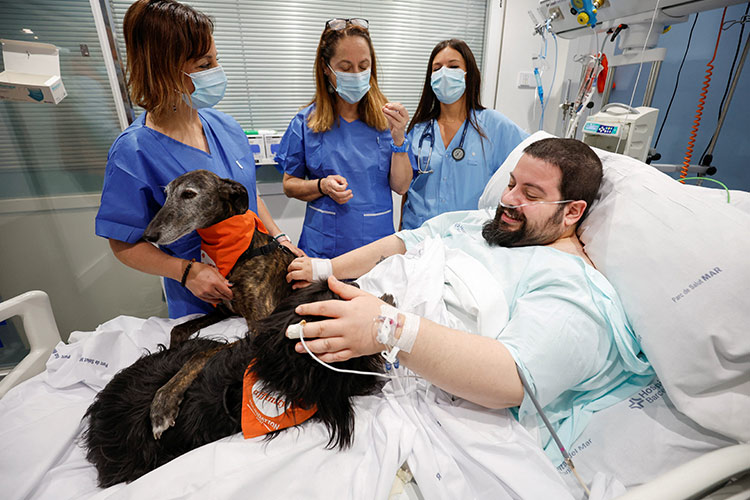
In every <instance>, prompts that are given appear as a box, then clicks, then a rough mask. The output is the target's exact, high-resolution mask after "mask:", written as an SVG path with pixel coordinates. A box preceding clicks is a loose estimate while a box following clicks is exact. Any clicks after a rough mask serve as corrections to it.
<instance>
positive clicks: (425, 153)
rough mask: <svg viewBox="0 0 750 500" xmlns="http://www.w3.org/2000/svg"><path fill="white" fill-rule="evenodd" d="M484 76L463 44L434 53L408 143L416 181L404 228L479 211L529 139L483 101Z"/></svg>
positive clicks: (449, 43)
mask: <svg viewBox="0 0 750 500" xmlns="http://www.w3.org/2000/svg"><path fill="white" fill-rule="evenodd" d="M479 88H480V75H479V68H478V67H477V63H476V61H475V60H474V55H473V54H472V52H471V49H469V46H468V45H466V43H465V42H463V41H462V40H456V39H452V40H445V41H442V42H440V43H438V44H437V45H436V46H435V48H434V49H433V50H432V54H430V60H429V62H428V64H427V75H426V78H425V83H424V88H423V89H422V97H421V99H420V101H419V106H418V107H417V111H416V113H415V114H414V118H413V119H412V121H411V123H410V124H409V128H408V133H407V140H408V141H409V142H410V148H411V151H412V153H413V154H414V159H413V160H412V161H413V167H414V169H415V171H414V180H413V181H412V184H411V187H410V188H409V192H408V194H407V198H406V202H405V203H404V206H403V210H402V228H403V229H413V228H416V227H419V226H421V225H422V223H423V222H424V221H426V220H427V219H430V218H432V217H434V216H435V215H438V214H441V213H444V212H451V211H455V210H473V209H476V208H477V203H478V201H479V197H480V196H481V194H482V191H483V190H484V187H485V185H486V184H487V181H489V179H490V177H492V174H493V173H495V171H496V170H497V169H498V168H499V167H500V165H501V164H502V163H503V161H505V158H506V157H507V156H508V154H509V153H510V152H511V151H513V149H514V148H515V147H516V146H517V145H518V144H519V143H520V142H521V141H522V140H524V139H525V138H526V137H528V134H527V133H526V132H524V131H523V130H522V129H521V128H519V127H518V125H516V124H515V123H513V122H512V121H510V120H509V119H508V118H506V117H505V116H504V115H502V114H501V113H499V112H498V111H495V110H491V109H485V108H484V107H483V106H482V105H481V104H480V102H479Z"/></svg>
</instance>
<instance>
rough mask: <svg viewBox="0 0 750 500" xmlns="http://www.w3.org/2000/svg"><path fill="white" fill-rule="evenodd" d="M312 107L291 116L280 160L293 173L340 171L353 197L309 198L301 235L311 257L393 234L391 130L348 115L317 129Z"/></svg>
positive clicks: (317, 175)
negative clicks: (313, 126)
mask: <svg viewBox="0 0 750 500" xmlns="http://www.w3.org/2000/svg"><path fill="white" fill-rule="evenodd" d="M313 106H314V105H310V106H308V107H306V108H305V109H303V110H302V111H300V112H299V113H297V115H296V116H295V117H294V118H293V119H292V121H291V123H290V124H289V127H288V128H287V129H286V132H285V133H284V136H283V137H282V139H281V143H280V144H279V151H278V153H277V155H276V162H277V163H278V164H279V165H280V166H281V167H282V168H283V169H284V172H285V173H287V174H289V175H291V176H293V177H297V178H300V179H319V178H321V177H326V176H328V175H334V174H338V175H341V176H343V177H345V178H346V180H347V182H348V183H349V189H351V190H352V194H353V198H352V199H351V200H349V201H348V202H347V203H345V204H343V205H339V204H338V203H336V202H335V201H333V199H331V198H330V197H328V196H321V197H320V198H318V199H316V200H313V201H311V202H308V204H307V210H306V212H305V222H304V225H303V227H302V234H301V235H300V239H299V247H300V248H301V249H302V250H304V251H305V253H307V255H309V256H310V257H319V258H333V257H336V256H337V255H341V254H342V253H346V252H348V251H350V250H354V249H355V248H359V247H361V246H363V245H366V244H368V243H370V242H372V241H375V240H377V239H379V238H382V237H384V236H388V235H390V234H393V198H392V197H391V187H390V184H389V180H388V178H389V175H390V171H391V133H390V131H388V130H383V131H379V130H376V129H375V128H373V127H370V126H368V125H367V124H365V123H364V122H362V121H360V120H355V121H353V122H351V123H349V122H347V121H346V120H344V119H339V123H338V124H334V125H333V128H331V130H329V131H327V132H322V133H315V132H313V131H312V130H310V128H309V127H308V125H307V119H308V117H309V116H310V112H311V111H312V110H313Z"/></svg>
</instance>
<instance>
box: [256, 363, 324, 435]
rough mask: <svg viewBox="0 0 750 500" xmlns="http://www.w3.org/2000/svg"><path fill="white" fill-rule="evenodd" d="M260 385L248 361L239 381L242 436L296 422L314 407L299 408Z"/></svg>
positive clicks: (284, 427) (257, 433)
mask: <svg viewBox="0 0 750 500" xmlns="http://www.w3.org/2000/svg"><path fill="white" fill-rule="evenodd" d="M264 385H265V384H264V383H263V381H262V380H260V379H259V378H257V377H256V375H255V373H254V372H253V371H252V365H250V366H248V367H247V369H246V370H245V377H244V379H243V381H242V435H243V436H244V437H245V439H250V438H254V437H258V436H263V435H264V434H268V433H269V432H274V431H278V430H281V429H286V428H287V427H292V426H295V425H299V424H301V423H302V422H304V421H305V420H307V419H309V418H310V417H312V416H313V415H314V414H315V412H316V411H317V410H318V409H317V407H316V406H314V405H313V406H312V407H311V408H303V407H301V406H299V405H297V404H295V403H293V402H290V401H286V400H285V399H284V398H283V397H281V396H279V395H278V394H274V393H272V392H269V391H268V389H266V388H265V387H264Z"/></svg>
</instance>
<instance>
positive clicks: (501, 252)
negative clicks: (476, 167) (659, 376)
mask: <svg viewBox="0 0 750 500" xmlns="http://www.w3.org/2000/svg"><path fill="white" fill-rule="evenodd" d="M601 177H602V167H601V163H600V161H599V158H598V157H597V156H596V154H595V153H594V152H593V151H592V150H591V149H590V148H589V147H588V146H587V145H585V144H584V143H582V142H580V141H576V140H574V139H557V138H549V139H544V140H541V141H538V142H535V143H533V144H531V145H529V146H528V147H527V148H525V149H524V154H523V156H522V157H521V158H520V159H519V161H518V163H517V164H516V166H515V167H514V168H513V170H512V172H511V173H510V181H509V183H508V185H507V187H506V189H505V191H504V193H503V195H502V197H501V200H500V203H499V204H498V206H497V207H496V209H495V210H478V211H468V212H450V213H446V214H442V215H440V216H437V217H435V218H433V219H431V220H429V221H427V222H426V223H425V224H423V225H422V227H421V228H419V229H416V230H411V231H402V232H400V233H397V234H396V235H393V236H389V237H386V238H383V239H381V240H379V241H377V242H374V243H371V244H370V245H367V246H365V247H362V248H360V249H357V250H354V251H352V252H349V253H348V254H345V255H342V256H340V257H337V258H335V259H333V260H332V261H331V263H332V271H333V273H334V275H335V276H336V277H340V278H359V277H360V276H361V275H362V274H363V271H369V269H370V268H371V267H373V266H374V265H375V264H376V263H377V262H379V261H381V260H383V259H384V258H385V257H390V256H391V255H400V254H404V253H406V257H405V259H406V261H407V263H404V264H395V263H389V264H386V263H383V266H396V267H397V268H399V269H397V270H396V271H395V272H387V269H384V268H382V267H381V268H379V269H378V270H377V271H374V272H373V273H371V275H368V276H365V278H364V279H361V280H359V285H360V286H361V287H362V289H364V290H368V291H371V290H375V291H376V294H378V293H381V291H382V293H385V291H386V290H388V291H389V292H390V293H392V294H393V295H394V296H395V298H396V303H397V304H398V305H399V306H400V307H401V308H402V309H403V310H405V311H409V312H407V313H405V314H402V315H400V316H399V320H398V322H399V324H401V323H403V324H404V326H403V327H402V328H399V329H395V331H393V332H391V335H392V337H395V338H392V339H390V340H388V341H387V342H386V343H387V344H388V345H389V346H391V347H392V346H396V347H397V349H396V351H397V352H398V356H399V358H400V359H401V364H403V365H405V366H406V367H408V368H411V369H413V370H414V371H415V372H417V373H418V374H419V375H421V376H422V377H424V378H425V379H427V380H429V381H430V382H432V383H434V384H435V385H437V386H439V387H440V388H442V389H444V390H446V391H447V392H449V393H450V394H451V395H453V396H457V397H461V398H464V399H466V400H469V401H472V402H474V403H476V404H479V405H481V406H484V407H486V408H510V407H519V408H518V416H519V419H520V420H521V421H522V422H526V421H528V422H531V424H530V426H529V427H530V429H531V430H532V431H537V430H538V429H541V428H540V426H541V425H542V421H541V419H539V420H537V419H538V418H539V417H538V416H537V410H536V409H535V407H534V404H533V403H532V399H531V397H533V396H536V399H538V400H539V401H540V403H541V405H542V406H543V407H544V409H545V411H546V413H547V415H548V418H549V420H550V421H551V423H552V426H553V427H554V429H555V431H556V432H557V434H558V435H559V436H560V439H561V440H562V443H563V446H564V447H567V446H569V445H571V444H572V443H573V440H574V439H575V438H577V437H578V436H580V434H581V432H582V431H583V428H584V427H585V426H586V424H587V423H588V421H589V419H590V416H591V414H592V413H593V412H594V411H597V410H600V409H603V408H606V407H608V406H611V405H612V404H614V403H616V402H618V401H622V400H624V399H626V398H627V397H629V396H631V395H632V394H633V393H635V392H636V391H637V390H639V389H642V388H644V387H645V386H646V385H647V384H648V382H650V380H651V379H652V378H653V371H652V370H651V368H650V365H649V364H648V362H647V361H646V360H645V358H644V356H643V355H642V354H641V353H640V346H639V344H638V341H637V340H636V338H635V336H634V334H633V332H632V330H631V329H630V327H629V325H628V324H627V319H626V318H625V313H624V311H623V310H622V306H621V305H620V302H619V299H618V298H617V295H616V293H615V291H614V289H612V287H611V285H610V284H609V283H608V282H607V281H606V279H605V278H604V277H603V276H602V275H601V274H600V273H599V272H597V271H596V269H595V268H594V267H593V265H592V264H591V262H590V261H589V260H588V257H587V256H586V254H585V253H584V251H583V248H582V245H581V244H580V242H579V240H578V237H577V236H576V233H575V230H576V227H577V226H578V223H579V221H580V220H581V218H582V217H583V216H584V214H585V212H586V209H587V207H588V206H589V205H590V204H591V203H592V202H593V200H594V198H595V196H596V194H597V192H598V189H599V185H600V181H601ZM430 238H436V239H437V241H435V242H428V241H427V240H428V239H430ZM425 242H426V243H427V245H425ZM420 245H421V246H420ZM425 246H441V247H444V249H443V252H442V255H439V256H437V257H436V256H435V255H425V253H431V254H434V253H440V252H438V251H430V252H428V250H426V249H425V248H424V247H425ZM440 257H442V258H440ZM410 259H411V260H415V259H416V260H417V261H418V264H417V265H416V267H414V266H412V265H410V264H408V260H410ZM396 260H400V259H396ZM321 264H322V265H326V264H327V262H326V261H321V260H319V259H310V258H308V257H303V258H298V259H297V260H296V261H295V262H293V263H292V264H291V265H290V266H289V268H290V270H291V272H290V273H289V276H288V278H291V279H302V280H308V281H309V280H311V279H312V265H315V266H320V265H321ZM316 274H320V273H316ZM424 276H429V277H430V280H431V281H434V283H426V282H425V280H424V279H423V277H424ZM399 277H401V281H402V284H399V285H398V286H397V288H396V290H389V289H390V288H393V285H392V284H393V283H394V282H397V281H398V278H399ZM383 278H385V279H383ZM329 285H331V288H332V290H334V291H335V292H336V293H338V294H339V295H340V296H342V297H344V298H347V299H350V301H349V302H329V303H321V304H309V305H303V306H300V307H299V310H298V313H299V314H305V315H324V316H331V317H333V318H336V319H331V320H324V321H322V322H315V323H311V324H310V325H307V326H306V327H305V328H304V330H303V331H304V333H305V336H307V337H320V338H319V339H317V340H312V339H311V340H310V341H308V342H307V345H308V347H309V349H310V350H312V351H313V352H314V353H315V354H317V355H318V356H319V357H321V358H322V359H323V361H343V360H345V359H348V358H350V357H352V356H363V355H368V354H373V353H377V352H380V351H381V350H383V348H384V346H383V344H382V343H381V342H382V340H381V339H380V338H378V339H377V340H376V338H375V335H374V334H375V330H374V329H373V325H372V321H373V320H372V318H378V317H379V315H381V317H382V315H383V313H382V312H379V311H380V310H381V309H382V308H383V306H382V305H381V304H382V303H381V302H380V301H379V300H378V299H376V298H375V297H374V296H373V295H371V294H368V293H366V292H364V291H359V290H356V289H354V288H352V287H347V286H346V285H342V284H341V283H340V282H338V281H335V280H334V281H329ZM427 289H436V290H439V291H441V299H442V300H439V301H437V303H438V304H443V303H444V304H445V306H446V307H447V311H445V315H438V318H434V319H436V320H437V322H438V323H440V324H442V325H447V326H450V327H453V328H452V329H449V328H444V327H441V326H440V325H438V324H435V323H434V322H430V321H426V320H424V319H423V320H422V321H421V323H420V322H419V318H418V316H416V317H415V316H414V315H413V314H411V313H413V312H415V311H416V310H417V309H418V308H419V305H420V303H424V302H423V301H424V299H423V296H424V295H425V294H426V293H428V292H426V290H427ZM407 296H408V297H409V298H413V299H415V300H417V301H418V303H416V304H415V303H410V301H409V300H407ZM352 299H353V300H352ZM419 312H421V311H419ZM394 314H395V313H394ZM432 316H433V317H434V316H435V314H434V313H433V314H432ZM443 316H445V319H443ZM394 319H395V318H394ZM410 320H411V321H410ZM410 323H411V324H412V325H413V326H412V327H411V330H412V331H409V330H410V328H409V325H410ZM319 332H322V333H320V334H319ZM467 332H468V333H467ZM475 334H478V335H475ZM297 350H298V351H300V352H304V346H302V345H299V346H298V347H297ZM516 365H517V366H518V368H517V366H516ZM517 369H518V370H519V371H520V372H521V374H522V377H524V378H525V379H526V381H527V383H528V386H529V387H528V390H524V387H523V385H522V378H521V377H519V373H518V372H517ZM537 421H538V424H539V425H537ZM541 430H542V431H543V432H544V433H545V436H544V438H543V440H542V442H543V443H544V447H545V449H546V450H547V453H548V454H549V455H550V456H551V457H555V458H556V457H558V456H559V453H560V451H559V450H558V445H557V444H555V442H554V441H553V439H552V437H551V436H550V434H549V433H548V432H546V429H541Z"/></svg>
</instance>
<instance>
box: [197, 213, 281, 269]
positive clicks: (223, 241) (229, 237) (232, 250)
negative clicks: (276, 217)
mask: <svg viewBox="0 0 750 500" xmlns="http://www.w3.org/2000/svg"><path fill="white" fill-rule="evenodd" d="M256 229H257V230H258V231H260V232H261V233H265V234H268V229H266V226H264V225H263V221H261V220H260V218H259V217H258V216H257V215H255V213H254V212H253V211H251V210H248V211H247V212H245V213H244V214H242V215H235V216H234V217H230V218H228V219H224V220H223V221H221V222H218V223H216V224H214V225H213V226H209V227H206V228H203V229H198V234H199V235H200V237H201V262H203V263H204V264H210V265H212V266H215V267H216V268H217V269H218V270H219V272H220V273H221V275H222V276H224V277H226V276H227V275H228V274H229V271H231V270H232V268H233V267H234V265H235V264H236V263H237V260H238V259H239V258H240V256H242V254H243V253H245V251H246V250H247V249H248V248H250V243H251V242H252V241H253V235H254V234H255V230H256ZM272 246H273V247H274V248H275V247H277V246H278V243H277V244H276V245H272ZM272 249H273V248H272ZM272 249H271V250H272ZM262 253H264V252H262V251H260V252H253V254H254V255H260V254H262ZM254 255H251V257H252V256H254Z"/></svg>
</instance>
